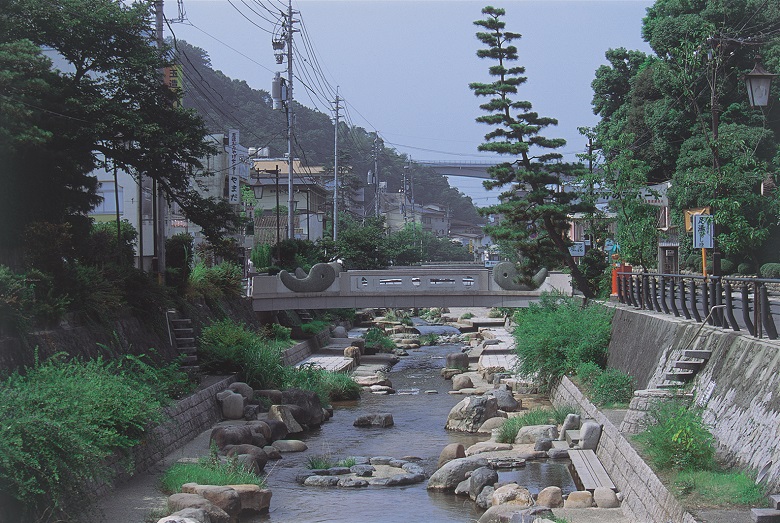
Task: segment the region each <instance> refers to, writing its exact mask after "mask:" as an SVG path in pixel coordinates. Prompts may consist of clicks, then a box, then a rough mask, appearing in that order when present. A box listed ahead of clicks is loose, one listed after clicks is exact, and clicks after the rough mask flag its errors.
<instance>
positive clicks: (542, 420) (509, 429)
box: [496, 409, 565, 443]
mask: <svg viewBox="0 0 780 523" xmlns="http://www.w3.org/2000/svg"><path fill="white" fill-rule="evenodd" d="M555 417H556V413H555V412H554V411H553V410H552V409H534V410H529V411H528V412H526V413H525V414H523V415H522V416H514V417H511V418H509V419H507V420H506V421H505V422H504V424H503V425H501V427H500V428H499V429H498V436H496V441H498V442H499V443H514V442H515V438H516V437H517V433H518V432H519V431H520V429H521V428H523V427H527V426H530V425H551V424H553V423H556V421H555ZM564 417H565V416H564Z"/></svg>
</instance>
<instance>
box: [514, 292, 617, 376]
mask: <svg viewBox="0 0 780 523" xmlns="http://www.w3.org/2000/svg"><path fill="white" fill-rule="evenodd" d="M612 314H613V312H612V311H611V310H609V309H607V308H606V307H602V306H600V305H598V304H591V305H588V306H584V307H583V306H581V305H580V304H579V303H577V302H575V301H574V300H573V299H572V298H570V297H567V296H565V295H563V294H560V293H543V294H542V296H541V299H540V302H539V303H538V304H531V306H530V307H528V308H524V309H518V310H517V311H516V312H515V314H514V322H515V324H516V325H517V326H516V327H515V330H514V333H513V334H514V338H515V344H516V351H517V354H518V356H519V361H520V364H519V366H518V372H519V373H520V374H521V375H523V376H530V377H538V378H539V379H540V380H541V381H542V382H543V383H546V382H549V381H550V380H552V379H554V378H557V377H560V376H563V375H564V374H566V373H568V372H572V371H574V369H576V368H577V366H578V365H580V364H581V363H583V362H592V363H595V364H597V365H599V366H603V365H604V363H605V361H606V355H607V346H608V345H609V337H610V333H611V322H612Z"/></svg>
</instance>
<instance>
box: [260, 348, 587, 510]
mask: <svg viewBox="0 0 780 523" xmlns="http://www.w3.org/2000/svg"><path fill="white" fill-rule="evenodd" d="M460 348H461V346H460V345H442V346H425V347H421V348H420V349H414V350H411V351H409V356H407V357H403V358H401V361H400V362H399V363H397V364H396V365H395V366H394V367H393V368H392V370H391V372H390V373H389V378H390V380H391V382H392V384H393V388H395V389H396V390H397V391H399V393H398V394H392V395H375V394H371V393H369V392H365V391H364V392H363V394H362V396H361V398H360V399H359V400H357V401H352V402H340V403H335V404H334V405H333V407H334V416H333V418H331V420H330V421H327V422H326V423H324V424H323V425H322V426H321V427H320V428H319V429H317V430H315V431H312V432H309V433H307V434H306V435H305V436H303V437H302V438H301V439H302V440H303V441H305V442H306V444H307V445H308V447H309V450H308V451H306V452H302V453H298V454H284V457H283V459H281V460H279V461H276V462H269V464H268V465H267V466H266V472H267V473H268V478H267V480H268V488H270V489H271V491H272V492H273V497H272V499H271V508H270V512H269V513H268V514H267V515H263V516H261V517H259V518H256V519H253V520H252V522H253V523H254V522H260V521H263V522H266V521H271V522H274V523H326V522H333V523H366V522H371V521H378V522H382V523H394V522H398V523H415V522H426V523H427V522H435V523H439V522H441V523H447V522H471V521H476V520H477V519H478V518H479V517H480V515H481V514H482V512H483V511H482V510H481V509H479V508H478V507H477V506H476V505H475V504H474V503H473V502H472V501H471V500H469V499H468V498H462V497H457V496H455V495H453V494H451V493H446V494H445V493H437V492H428V490H427V489H426V485H427V481H424V482H422V483H419V484H416V485H411V486H406V487H367V488H359V489H346V488H317V487H304V486H302V485H299V484H297V483H295V476H296V474H298V473H300V472H303V471H304V470H305V464H306V459H307V457H309V456H317V455H325V456H328V457H329V458H330V459H331V460H332V461H334V462H335V461H338V460H341V459H344V458H347V457H349V456H366V457H372V456H392V457H396V458H401V457H404V456H417V457H419V458H422V461H421V462H420V464H421V465H422V466H423V467H424V468H425V470H426V473H427V474H428V475H430V474H431V473H433V472H434V471H435V470H436V465H437V462H438V459H439V454H440V453H441V451H442V449H443V448H444V447H445V446H446V445H448V444H449V443H455V442H458V443H462V444H463V445H464V446H465V447H467V448H468V447H469V446H470V445H472V444H474V443H476V442H477V441H480V440H484V439H485V437H484V436H475V435H471V434H463V433H456V432H448V431H446V430H444V424H445V422H446V420H447V414H448V413H449V411H450V409H452V407H453V406H454V405H455V404H456V403H458V402H459V401H460V400H462V399H463V398H464V396H461V395H452V394H448V393H447V392H448V391H449V390H450V387H451V382H449V381H445V380H444V379H442V378H441V376H440V375H439V371H440V369H441V368H442V367H444V363H445V357H446V355H447V354H448V353H450V352H455V351H458V350H460ZM432 390H435V391H437V393H436V394H430V393H426V391H432ZM373 412H390V413H391V414H392V415H393V419H394V422H395V425H394V426H392V427H389V428H358V427H354V426H353V425H352V423H353V421H354V420H355V419H356V418H357V417H358V416H360V415H362V414H368V413H373ZM545 465H546V464H540V463H529V464H528V466H527V467H526V468H524V469H520V470H517V471H507V472H502V473H501V479H500V480H501V481H518V483H520V484H523V485H526V486H528V487H529V490H531V492H532V493H535V492H538V490H539V488H535V487H533V485H537V486H538V485H541V487H540V488H543V487H545V486H548V485H559V486H561V487H562V488H564V491H565V492H566V491H571V490H574V486H573V484H571V477H570V476H569V475H568V472H567V471H566V466H565V465H557V466H553V467H549V466H545ZM567 482H568V483H567Z"/></svg>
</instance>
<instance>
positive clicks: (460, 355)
mask: <svg viewBox="0 0 780 523" xmlns="http://www.w3.org/2000/svg"><path fill="white" fill-rule="evenodd" d="M446 362H447V368H448V369H461V370H466V369H468V368H469V355H468V354H466V353H465V352H450V353H449V354H447V359H446Z"/></svg>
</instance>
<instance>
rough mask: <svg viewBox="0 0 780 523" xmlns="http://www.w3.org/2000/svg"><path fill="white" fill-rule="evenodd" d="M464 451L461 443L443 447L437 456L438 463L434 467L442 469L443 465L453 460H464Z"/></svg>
mask: <svg viewBox="0 0 780 523" xmlns="http://www.w3.org/2000/svg"><path fill="white" fill-rule="evenodd" d="M465 457H466V451H465V449H464V447H463V444H462V443H450V444H449V445H447V446H446V447H444V448H443V449H442V451H441V454H439V463H438V465H437V466H436V468H437V469H440V468H442V466H443V465H444V464H445V463H448V462H450V461H452V460H453V459H458V458H465Z"/></svg>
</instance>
